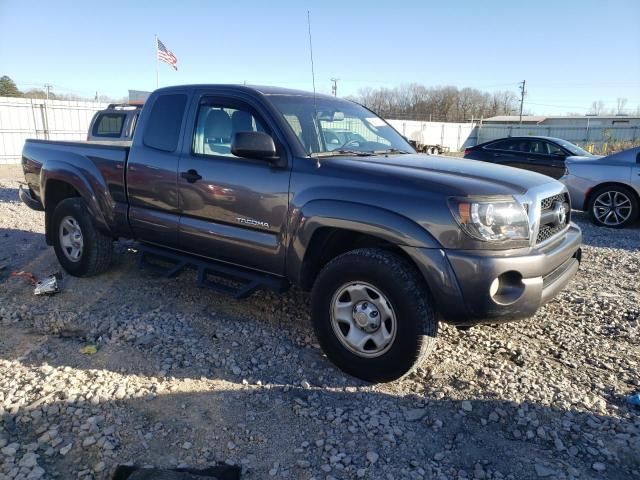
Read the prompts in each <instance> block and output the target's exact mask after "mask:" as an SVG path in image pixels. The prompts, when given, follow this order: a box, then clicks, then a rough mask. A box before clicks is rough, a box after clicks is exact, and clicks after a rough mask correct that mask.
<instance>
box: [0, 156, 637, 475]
mask: <svg viewBox="0 0 640 480" xmlns="http://www.w3.org/2000/svg"><path fill="white" fill-rule="evenodd" d="M18 179H20V172H19V170H17V169H14V170H11V169H7V168H3V169H1V170H0V267H2V266H3V265H4V268H0V325H1V328H2V331H1V332H2V333H0V479H5V478H11V479H37V478H61V479H68V478H69V479H70V478H79V479H94V478H95V479H106V478H109V477H110V475H111V474H112V472H113V469H114V468H115V465H116V464H118V463H137V464H141V465H144V464H147V465H154V466H194V467H195V466H206V465H209V464H214V463H215V462H217V461H226V462H230V463H235V464H238V465H241V466H242V467H243V478H248V479H263V478H290V479H312V478H314V479H326V480H330V479H347V478H372V479H389V480H390V479H405V478H406V479H431V478H434V479H463V478H475V479H518V480H520V479H534V478H550V479H551V478H558V479H571V478H573V479H589V478H592V479H601V478H610V479H622V478H640V420H639V418H640V417H639V414H640V408H638V407H634V406H632V405H629V404H627V403H626V401H625V399H626V397H627V396H628V395H630V394H631V393H634V392H637V391H640V348H639V344H640V341H639V339H638V330H639V328H638V323H639V322H640V225H636V226H634V227H633V228H630V229H627V230H620V231H617V230H609V229H600V228H596V227H594V226H592V225H591V224H590V223H589V222H588V221H587V220H586V217H585V216H584V215H583V214H576V215H575V217H576V219H577V221H578V222H579V224H580V225H581V226H582V228H583V231H584V240H585V246H584V256H583V264H582V266H581V270H580V272H579V274H578V276H577V277H576V279H575V280H574V281H573V283H572V284H571V286H570V287H569V288H568V289H567V290H566V291H564V292H562V293H561V294H560V296H559V297H558V299H557V300H556V301H553V302H552V303H550V304H548V305H547V306H546V307H544V308H543V309H542V310H541V311H540V312H539V313H538V314H537V315H536V316H535V317H534V318H532V319H529V320H525V321H522V322H518V323H512V324H504V325H499V326H483V327H477V328H473V329H471V330H469V331H466V332H461V331H458V330H456V329H454V328H452V327H448V326H445V327H443V328H442V329H441V334H440V338H439V340H438V346H437V349H436V351H435V353H434V354H433V357H432V358H431V359H430V360H429V361H428V362H427V363H425V364H423V365H422V366H421V367H420V368H419V369H418V370H417V371H416V372H415V373H414V374H412V375H411V376H409V377H408V378H405V379H403V380H401V381H398V382H394V383H390V384H386V385H375V386H372V385H367V384H364V383H362V382H359V381H357V380H355V379H353V378H351V377H348V376H346V375H344V374H343V373H341V372H340V371H338V370H337V369H335V368H334V367H333V366H332V364H331V363H330V362H329V361H328V360H327V359H326V358H325V357H324V356H323V355H322V353H321V351H320V350H319V348H318V346H317V344H316V343H315V339H314V337H313V332H312V330H311V327H310V324H309V302H308V298H307V296H306V295H305V294H304V293H302V292H300V291H297V290H292V291H290V292H289V293H287V294H285V295H284V296H277V295H274V294H268V293H259V294H256V295H254V296H253V297H251V298H250V299H248V300H245V301H235V300H230V299H228V298H225V297H222V296H219V295H216V294H214V293H212V292H210V291H207V290H202V289H198V288H197V287H196V286H195V283H194V281H193V279H194V273H193V272H185V273H183V274H182V275H180V276H179V277H178V278H175V279H164V278H162V277H158V276H154V275H153V274H150V273H149V272H146V271H139V270H137V268H136V265H135V255H134V253H132V252H131V251H129V248H128V247H129V244H128V243H124V242H120V243H117V244H116V252H117V253H116V255H115V262H114V265H113V269H112V270H111V271H110V272H109V273H107V274H105V275H102V276H99V277H95V278H88V279H77V278H73V277H70V276H68V275H64V276H63V279H62V282H61V290H62V291H61V292H60V293H58V294H57V295H55V296H51V297H37V296H34V295H33V287H32V286H31V285H30V284H29V283H28V282H26V281H25V279H24V278H13V277H9V272H10V271H12V270H26V271H30V272H33V273H34V274H35V275H36V276H37V277H39V278H44V277H45V276H48V275H50V274H52V273H55V272H57V271H59V270H60V267H59V265H58V263H57V261H56V259H55V255H54V253H53V251H52V249H51V248H48V247H46V244H45V241H44V235H43V233H44V229H43V219H44V215H43V214H42V213H39V212H34V211H32V210H29V209H28V208H27V207H26V206H24V205H22V204H21V203H19V201H18V199H17V186H18V183H17V181H16V180H18ZM85 347H90V348H86V349H85ZM93 347H95V348H93ZM81 351H82V352H85V353H81ZM93 352H95V353H93Z"/></svg>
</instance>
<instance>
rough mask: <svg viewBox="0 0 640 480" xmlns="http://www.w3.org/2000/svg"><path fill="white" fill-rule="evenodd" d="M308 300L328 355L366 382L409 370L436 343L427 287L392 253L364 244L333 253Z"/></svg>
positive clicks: (320, 339) (313, 319) (395, 377)
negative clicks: (370, 247)
mask: <svg viewBox="0 0 640 480" xmlns="http://www.w3.org/2000/svg"><path fill="white" fill-rule="evenodd" d="M311 304H312V316H311V318H312V322H313V326H314V329H315V332H316V336H317V337H318V341H319V343H320V345H321V347H322V349H323V350H324V352H325V354H326V355H327V357H329V359H330V360H331V361H332V362H333V363H335V364H336V365H337V366H338V367H339V368H341V369H342V370H344V371H345V372H347V373H349V374H351V375H353V376H354V377H358V378H361V379H363V380H366V381H370V382H388V381H391V380H395V379H398V378H400V377H403V376H405V375H407V374H408V373H410V372H411V371H412V370H413V369H414V368H415V367H416V366H417V365H418V364H419V363H420V361H421V360H422V359H423V358H425V357H426V356H427V355H428V353H429V352H430V351H431V349H432V348H433V346H434V344H435V339H436V334H437V330H438V322H437V319H436V316H435V313H434V311H433V308H432V302H431V299H430V295H429V292H428V289H427V286H426V285H425V283H424V280H423V279H422V278H421V276H420V274H419V273H418V271H417V270H416V269H415V267H414V266H413V265H411V264H410V263H409V262H408V261H406V260H405V259H404V258H402V257H401V256H399V255H397V254H395V253H392V252H388V251H385V250H379V249H369V248H363V249H358V250H353V251H350V252H347V253H345V254H342V255H340V256H339V257H336V258H335V259H333V260H332V261H331V262H329V263H328V264H327V265H326V266H325V267H324V268H323V269H322V271H321V272H320V274H319V275H318V278H317V279H316V282H315V284H314V286H313V291H312V295H311Z"/></svg>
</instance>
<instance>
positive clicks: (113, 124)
mask: <svg viewBox="0 0 640 480" xmlns="http://www.w3.org/2000/svg"><path fill="white" fill-rule="evenodd" d="M125 118H126V115H125V114H123V113H102V114H100V115H99V117H98V119H97V120H96V123H95V124H94V125H93V132H92V133H93V136H94V137H105V138H119V137H120V135H122V127H123V126H124V120H125Z"/></svg>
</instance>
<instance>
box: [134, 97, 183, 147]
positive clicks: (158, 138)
mask: <svg viewBox="0 0 640 480" xmlns="http://www.w3.org/2000/svg"><path fill="white" fill-rule="evenodd" d="M186 104H187V96H186V95H182V94H173V95H162V96H160V97H158V98H157V99H156V101H155V103H154V104H153V108H152V109H151V113H150V114H149V119H148V120H147V125H146V127H145V130H144V137H143V142H144V144H145V145H146V146H147V147H151V148H156V149H158V150H164V151H165V152H173V151H175V149H176V148H177V147H178V138H179V137H180V126H181V125H182V117H183V115H184V110H185V106H186Z"/></svg>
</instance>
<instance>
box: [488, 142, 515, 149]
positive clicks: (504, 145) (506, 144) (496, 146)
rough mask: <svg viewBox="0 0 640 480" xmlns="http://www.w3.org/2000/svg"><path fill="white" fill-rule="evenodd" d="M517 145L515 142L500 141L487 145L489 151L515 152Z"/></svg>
mask: <svg viewBox="0 0 640 480" xmlns="http://www.w3.org/2000/svg"><path fill="white" fill-rule="evenodd" d="M517 147H518V143H517V142H516V141H515V140H501V141H499V142H495V143H492V144H490V145H487V148H489V149H491V150H517V149H518V148H517Z"/></svg>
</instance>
